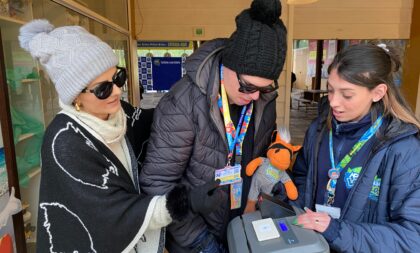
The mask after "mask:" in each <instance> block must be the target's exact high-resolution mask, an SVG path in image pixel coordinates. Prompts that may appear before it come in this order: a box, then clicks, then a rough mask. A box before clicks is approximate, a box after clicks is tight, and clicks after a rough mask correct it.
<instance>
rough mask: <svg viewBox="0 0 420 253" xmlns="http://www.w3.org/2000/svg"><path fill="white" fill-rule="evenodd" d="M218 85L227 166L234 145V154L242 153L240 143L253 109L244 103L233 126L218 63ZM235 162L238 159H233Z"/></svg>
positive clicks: (221, 72) (221, 70)
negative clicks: (225, 140)
mask: <svg viewBox="0 0 420 253" xmlns="http://www.w3.org/2000/svg"><path fill="white" fill-rule="evenodd" d="M220 86H221V95H219V98H218V106H219V108H220V111H221V112H222V114H223V121H224V123H225V130H226V139H227V141H228V147H229V154H228V162H227V165H226V166H228V165H229V164H230V161H231V160H232V157H233V150H234V148H235V146H236V156H241V155H242V144H243V141H244V138H245V134H246V132H247V130H248V126H249V122H250V120H251V115H252V110H253V107H254V106H253V103H252V102H251V103H249V104H248V105H244V106H243V107H242V111H241V116H240V117H239V121H238V125H237V127H235V125H234V124H233V121H232V118H231V117H230V111H229V103H228V98H227V94H226V89H225V85H224V78H223V66H222V65H220ZM235 162H236V163H238V161H236V160H235Z"/></svg>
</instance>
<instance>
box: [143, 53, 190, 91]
mask: <svg viewBox="0 0 420 253" xmlns="http://www.w3.org/2000/svg"><path fill="white" fill-rule="evenodd" d="M185 59H186V58H185V57H139V80H140V85H143V88H144V90H146V91H152V90H155V91H166V90H169V89H170V88H171V86H172V85H173V84H174V83H176V82H177V81H178V80H179V79H181V78H182V76H183V75H184V74H185V72H186V71H185V68H184V64H185Z"/></svg>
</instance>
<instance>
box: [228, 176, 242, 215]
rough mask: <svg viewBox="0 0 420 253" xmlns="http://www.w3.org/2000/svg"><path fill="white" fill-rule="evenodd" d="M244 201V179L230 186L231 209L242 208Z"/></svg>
mask: <svg viewBox="0 0 420 253" xmlns="http://www.w3.org/2000/svg"><path fill="white" fill-rule="evenodd" d="M241 199H242V178H241V179H240V181H239V182H236V183H233V184H231V185H230V209H237V208H240V207H241Z"/></svg>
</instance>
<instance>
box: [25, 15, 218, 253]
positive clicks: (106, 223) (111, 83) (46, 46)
mask: <svg viewBox="0 0 420 253" xmlns="http://www.w3.org/2000/svg"><path fill="white" fill-rule="evenodd" d="M19 41H20V45H21V47H22V48H24V49H25V50H26V51H28V52H29V53H30V54H31V55H32V56H33V57H34V58H35V59H37V60H39V62H40V63H41V65H42V66H43V68H44V69H45V70H46V71H47V73H48V75H49V76H50V78H51V80H52V81H53V83H54V85H55V88H56V90H57V93H58V95H59V98H60V105H61V107H62V111H60V112H59V113H58V114H57V115H56V117H55V118H54V120H53V121H52V122H51V124H50V125H49V126H48V128H47V130H46V133H45V137H44V142H43V146H42V150H41V159H42V174H41V186H40V196H39V212H38V226H37V252H135V251H137V252H162V251H163V246H164V245H163V242H164V241H163V238H164V229H162V228H163V227H165V226H166V225H168V224H169V223H170V222H179V221H182V220H183V219H185V218H186V217H185V216H186V214H187V213H188V212H187V211H188V209H192V210H193V211H194V212H200V213H207V212H211V211H212V210H213V207H215V206H218V205H219V204H220V203H219V201H220V199H221V198H219V197H218V195H219V194H220V192H219V191H220V190H219V189H216V190H215V191H214V190H213V189H214V188H216V186H217V185H218V182H212V183H208V184H205V185H202V186H200V187H197V188H195V189H193V190H190V189H187V188H186V187H185V186H183V185H179V186H177V187H175V188H173V189H172V190H170V191H169V193H168V194H167V195H165V196H146V195H144V194H142V193H141V192H140V186H139V183H138V182H139V179H138V170H139V168H138V164H139V163H140V162H141V161H138V160H137V158H138V157H141V154H140V152H141V150H142V148H143V144H144V143H145V142H147V138H148V135H149V128H150V126H149V124H150V122H149V123H146V122H145V118H148V117H149V118H150V115H145V113H142V111H141V110H140V109H135V108H133V107H131V106H130V105H129V104H127V103H123V102H121V101H120V97H121V89H120V88H121V87H122V86H123V85H124V84H125V82H126V78H127V76H126V75H127V74H126V70H125V69H124V68H119V67H117V66H116V65H117V63H118V60H117V57H116V56H115V54H114V52H113V51H112V49H111V47H109V45H107V44H106V43H104V42H103V41H101V40H100V39H99V38H97V37H96V36H94V35H92V34H90V33H89V32H87V31H86V30H85V29H84V28H82V27H79V26H64V27H58V28H54V26H52V25H51V24H50V23H49V22H48V21H46V20H34V21H32V22H30V23H28V24H26V25H24V26H22V27H21V29H20V35H19ZM209 192H210V193H209ZM194 200H195V201H194ZM197 200H200V201H197Z"/></svg>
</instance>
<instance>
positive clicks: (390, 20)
mask: <svg viewBox="0 0 420 253" xmlns="http://www.w3.org/2000/svg"><path fill="white" fill-rule="evenodd" d="M413 1H414V0H352V1H342V0H319V1H318V2H316V3H314V4H308V5H302V6H299V5H298V6H296V7H295V10H294V19H293V22H294V33H293V38H294V39H375V38H381V39H408V38H409V37H410V24H411V13H412V9H413Z"/></svg>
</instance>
